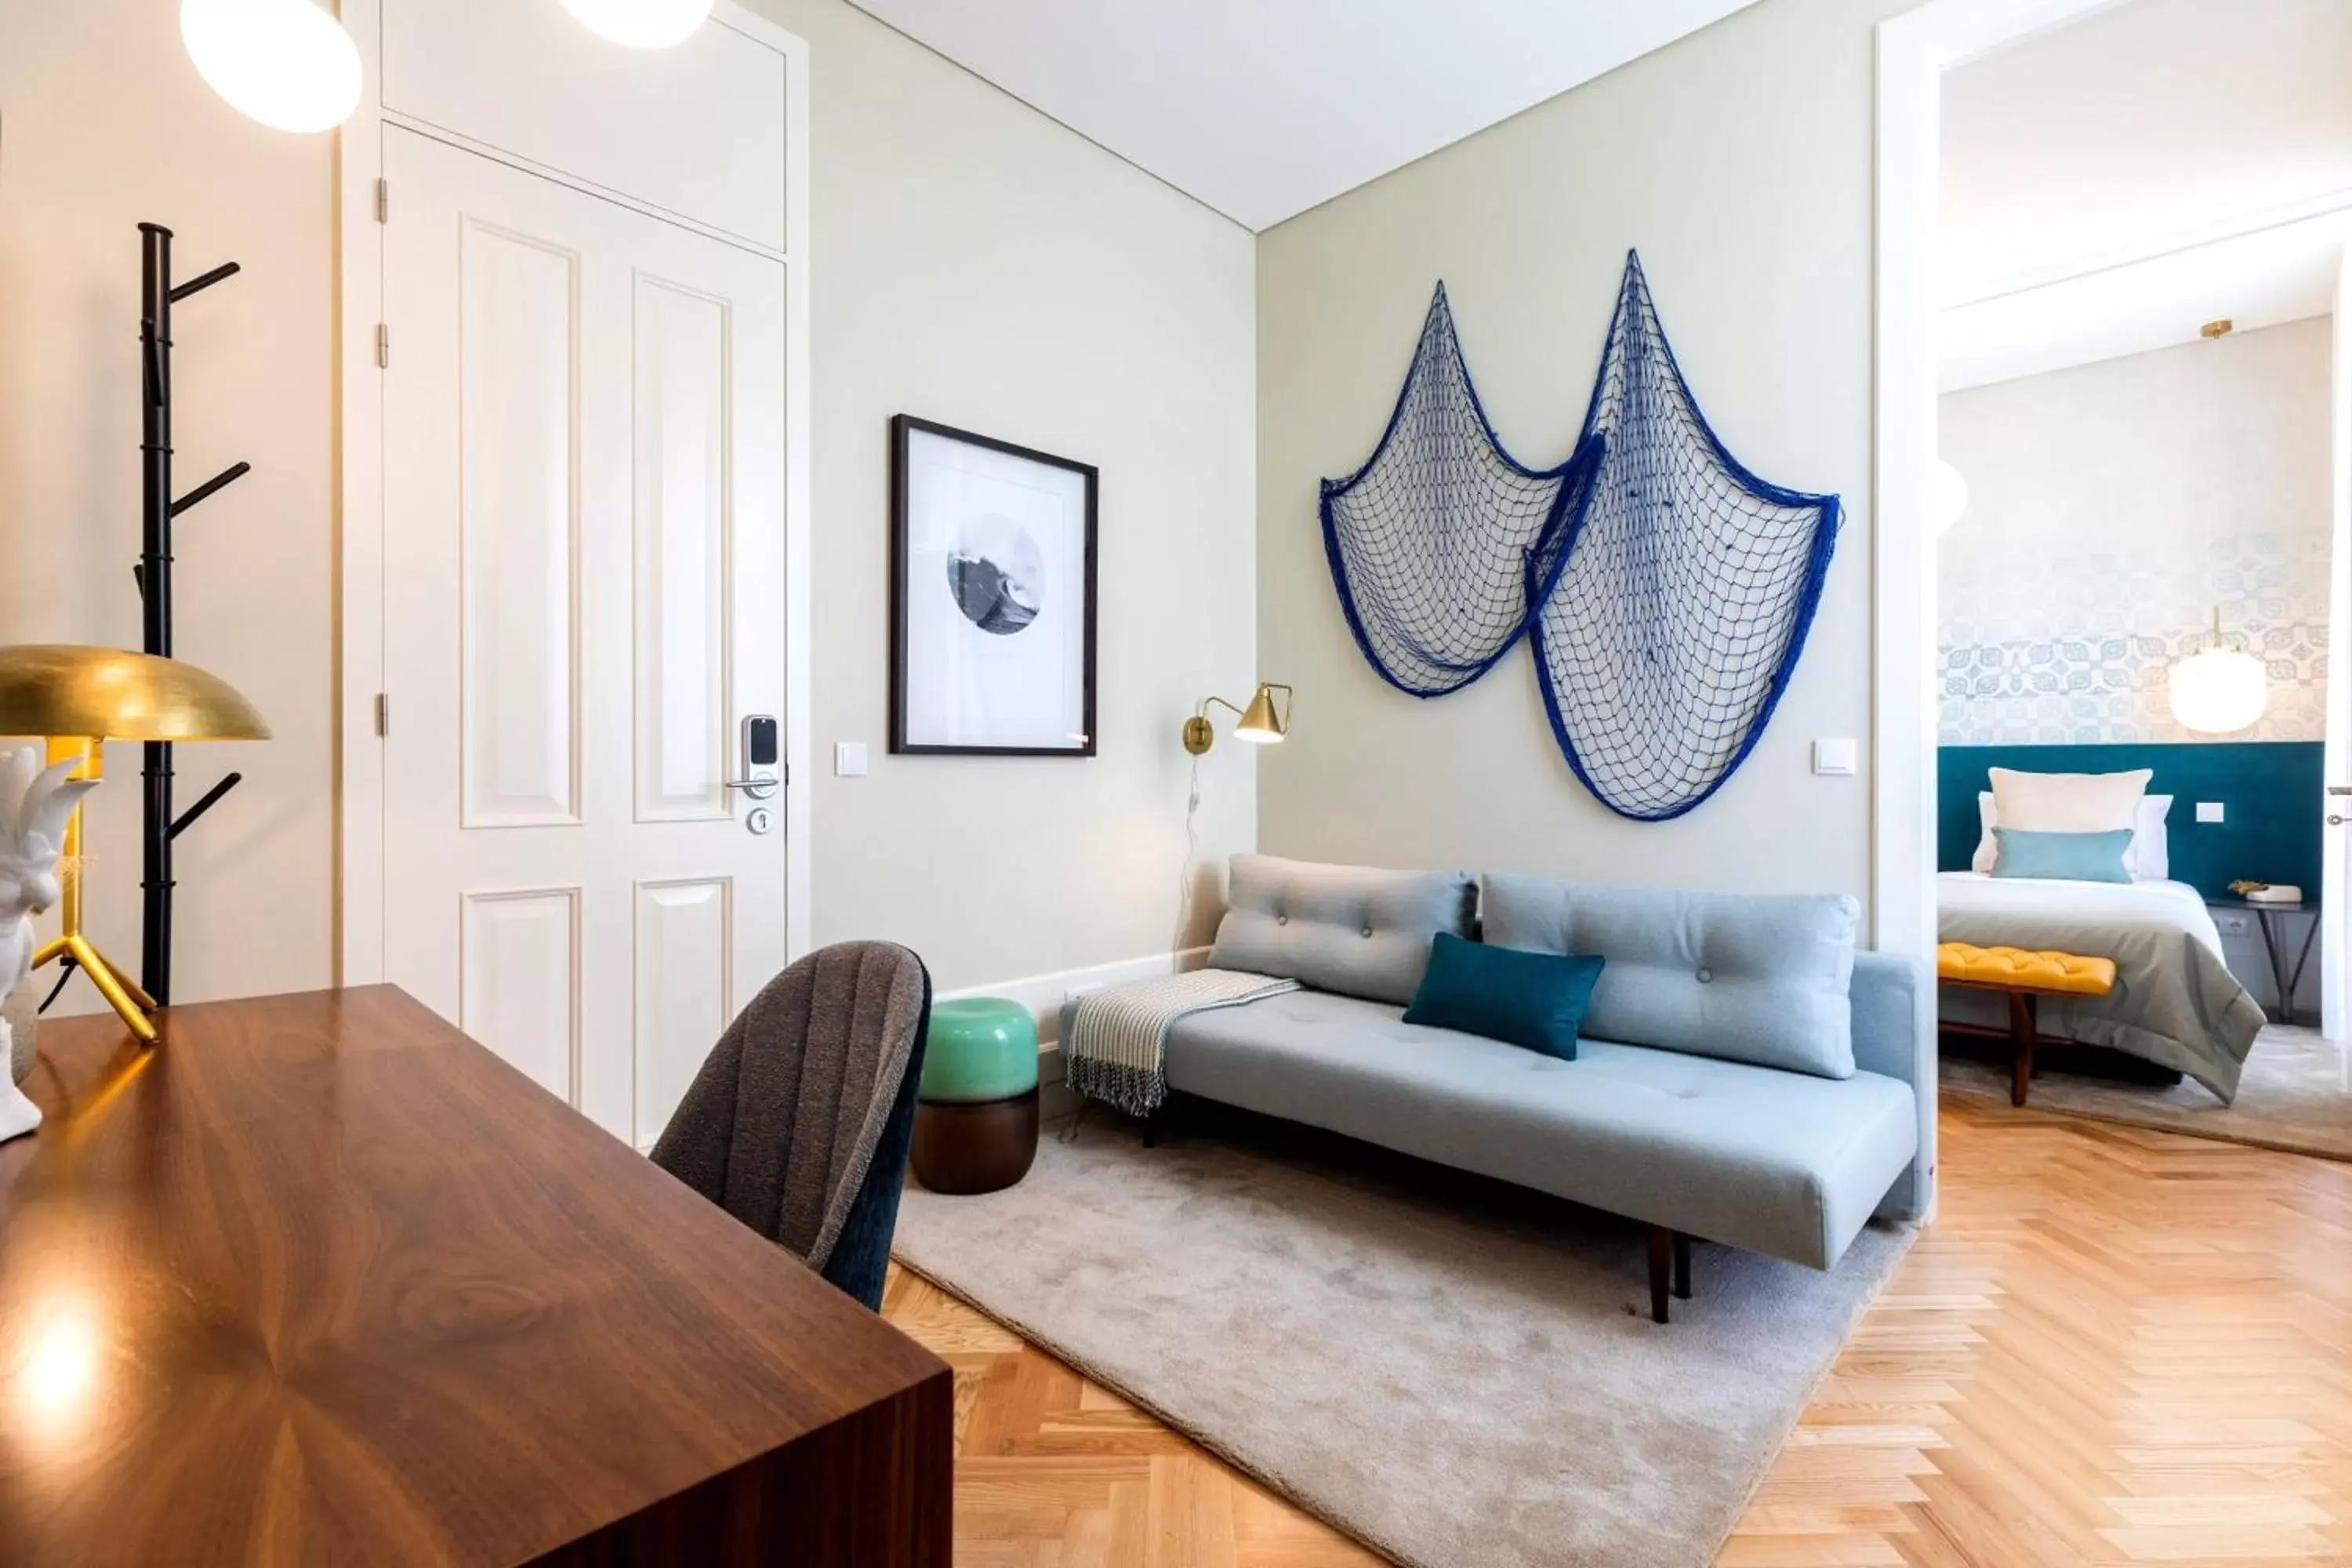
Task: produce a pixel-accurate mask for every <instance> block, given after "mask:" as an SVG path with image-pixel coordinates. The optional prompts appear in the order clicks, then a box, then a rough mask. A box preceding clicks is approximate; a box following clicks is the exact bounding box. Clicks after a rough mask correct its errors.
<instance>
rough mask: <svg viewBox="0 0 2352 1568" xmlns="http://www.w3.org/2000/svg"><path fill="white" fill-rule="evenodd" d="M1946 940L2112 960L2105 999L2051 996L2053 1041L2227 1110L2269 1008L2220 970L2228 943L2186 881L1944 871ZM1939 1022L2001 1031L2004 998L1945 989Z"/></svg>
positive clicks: (2048, 1022)
mask: <svg viewBox="0 0 2352 1568" xmlns="http://www.w3.org/2000/svg"><path fill="white" fill-rule="evenodd" d="M1936 904H1937V940H1938V941H1942V942H1973V943H1975V944H1977V945H1978V946H1979V947H2022V948H2031V949H2036V950H2042V951H2054V952H2075V953H2082V954H2084V955H2086V956H2098V957H2105V958H2112V959H2114V960H2115V963H2116V988H2115V990H2114V991H2113V992H2112V993H2110V994H2107V995H2105V996H2098V997H2091V996H2082V997H2063V998H2062V997H2051V998H2045V999H2044V1000H2043V1002H2042V1030H2043V1032H2044V1033H2046V1034H2050V1035H2055V1036H2060V1037H2064V1038H2066V1039H2070V1040H2075V1041H2079V1042H2080V1043H2082V1044H2084V1045H2089V1046H2101V1047H2106V1048H2107V1049H2110V1050H2116V1051H2121V1052H2123V1053H2125V1054H2126V1055H2128V1056H2134V1057H2138V1058H2142V1059H2143V1060H2146V1061H2151V1062H2154V1063H2156V1064H2158V1066H2160V1067H2165V1068H2170V1069H2172V1070H2173V1071H2175V1072H2180V1073H2186V1074H2187V1075H2188V1076H2189V1077H2190V1078H2193V1079H2196V1080H2197V1081H2198V1082H2199V1083H2200V1084H2203V1085H2204V1086H2205V1087H2206V1088H2207V1089H2210V1090H2211V1091H2212V1092H2213V1093H2214V1095H2215V1096H2217V1097H2218V1098H2219V1099H2220V1100H2221V1102H2222V1103H2223V1104H2225V1105H2226V1104H2228V1103H2230V1101H2231V1100H2234V1099H2236V1098H2237V1093H2238V1076H2239V1074H2240V1073H2241V1072H2242V1070H2243V1068H2244V1067H2245V1061H2246V1055H2247V1053H2248V1052H2249V1051H2251V1050H2252V1049H2253V1045H2254V1037H2255V1035H2257V1034H2258V1033H2259V1032H2260V1031H2261V1029H2262V1026H2263V1010H2262V1008H2261V1007H2260V1006H2259V1005H2256V1003H2255V1001H2254V999H2253V998H2252V996H2251V995H2249V994H2247V992H2246V988H2245V987H2244V986H2242V985H2241V984H2238V981H2237V979H2236V977H2235V976H2233V975H2232V974H2231V973H2230V971H2229V967H2228V966H2227V965H2226V964H2224V963H2222V962H2221V932H2220V931H2218V930H2216V929H2215V927H2214V924H2213V916H2212V914H2211V912H2210V910H2207V909H2206V907H2205V900H2204V898H2203V896H2202V895H2201V894H2200V893H2199V892H2198V891H2197V889H2194V888H2192V887H2190V886H2189V884H2187V883H2186V882H2175V881H2168V880H2147V881H2135V882H2076V881H2055V880H2043V879H2038V878H2029V877H1992V876H1988V875H1986V874H1984V873H1982V872H1978V871H1945V872H1941V873H1939V874H1938V875H1937V884H1936ZM1939 1006H1940V1009H1941V1016H1943V1017H1945V1018H1947V1019H1948V1020H1951V1021H1953V1022H1956V1023H1967V1024H1979V1025H1989V1026H1999V1025H2000V1024H2001V1022H2002V1016H2001V1003H2000V998H1999V997H1997V996H1990V995H1986V994H1981V993H1971V992H1968V991H1965V990H1961V989H1958V988H1956V987H1951V986H1946V987H1944V988H1943V989H1942V994H1941V999H1940V1002H1939Z"/></svg>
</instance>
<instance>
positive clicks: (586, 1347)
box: [0, 987, 952, 1568]
mask: <svg viewBox="0 0 2352 1568" xmlns="http://www.w3.org/2000/svg"><path fill="white" fill-rule="evenodd" d="M41 1055H42V1058H43V1059H42V1061H41V1063H40V1065H39V1066H38V1067H37V1068H36V1069H35V1071H34V1073H33V1075H32V1077H31V1079H29V1080H27V1082H26V1085H25V1088H26V1091H27V1092H28V1093H29V1094H31V1096H32V1097H33V1099H34V1100H36V1101H37V1102H38V1103H39V1104H40V1106H41V1107H42V1109H43V1110H44V1111H45V1112H47V1118H48V1120H47V1121H46V1122H45V1123H44V1125H43V1126H42V1128H41V1129H40V1131H39V1132H38V1133H37V1134H36V1135H35V1136H33V1137H31V1138H27V1139H22V1140H19V1141H17V1142H14V1143H10V1144H6V1145H0V1559H5V1561H6V1562H7V1563H33V1564H43V1565H46V1564H50V1563H58V1564H63V1563H75V1564H81V1563H174V1564H199V1563H239V1564H245V1563H268V1564H277V1563H335V1564H338V1565H367V1564H375V1563H387V1564H393V1563H396V1564H402V1565H404V1568H414V1565H418V1564H437V1563H449V1564H511V1563H530V1562H538V1561H546V1562H554V1563H634V1562H691V1563H729V1562H737V1561H743V1562H751V1561H759V1562H791V1563H860V1564H864V1563H890V1564H898V1563H904V1564H908V1565H909V1568H932V1565H934V1564H939V1565H943V1564H945V1563H947V1562H948V1555H949V1544H948V1530H949V1517H948V1515H949V1495H950V1470H949V1461H950V1441H951V1436H950V1434H951V1422H952V1415H951V1405H950V1399H951V1389H950V1374H949V1373H948V1370H947V1368H946V1367H945V1366H944V1365H943V1364H942V1363H940V1361H938V1360H937V1359H936V1358H934V1357H933V1356H932V1355H930V1354H929V1352H925V1351H923V1350H922V1349H920V1348H919V1347H918V1346H917V1345H916V1344H915V1343H914V1342H911V1341H910V1340H908V1339H907V1338H906V1337H904V1336H903V1335H901V1334H899V1333H898V1331H895V1330H893V1329H891V1328H889V1327H888V1326H887V1325H885V1324H884V1323H882V1322H881V1321H878V1320H877V1319H876V1318H875V1317H873V1316H872V1315H871V1314H869V1313H867V1312H866V1311H865V1310H862V1309H861V1308H859V1307H858V1306H857V1305H856V1303H855V1302H853V1301H851V1300H848V1299H847V1298H846V1297H845V1296H843V1295H841V1294H840V1293H839V1292H837V1291H835V1289H832V1288H831V1287H830V1286H828V1285H826V1284H825V1283H824V1281H823V1280H821V1279H818V1278H817V1276H816V1275H814V1273H812V1272H811V1271H810V1270H809V1269H807V1268H805V1267H803V1265H802V1264H801V1263H800V1262H799V1261H798V1260H797V1259H794V1258H792V1257H790V1256H789V1255H787V1254H785V1253H783V1252H782V1251H780V1250H778V1249H777V1248H776V1247H772V1246H771V1245H770V1244H768V1243H767V1242H765V1241H763V1240H762V1239H761V1238H760V1237H758V1236H756V1235H755V1234H753V1233H752V1232H751V1231H750V1230H749V1229H747V1228H745V1227H743V1226H740V1225H738V1224H737V1223H736V1222H735V1221H734V1220H732V1219H730V1217H729V1216H728V1215H725V1214H723V1213H722V1212H720V1211H719V1210H718V1209H717V1208H715V1207H713V1206H711V1205H709V1204H707V1203H705V1202H704V1201H703V1200H701V1199H700V1198H699V1197H698V1196H696V1195H695V1194H693V1193H691V1192H689V1191H688V1189H686V1188H685V1187H683V1186H681V1185H679V1184H677V1183H676V1182H674V1181H672V1180H671V1179H670V1178H669V1177H668V1176H667V1175H666V1174H664V1173H662V1172H660V1171H658V1170H656V1168H654V1167H653V1166H652V1165H651V1164H649V1163H646V1161H645V1160H643V1159H642V1158H640V1157H639V1156H638V1155H637V1154H635V1152H631V1151H630V1150H629V1149H627V1148H625V1147H624V1146H623V1145H622V1144H621V1143H619V1142H616V1141H614V1139H612V1138H611V1137H609V1136H608V1135H606V1134H605V1133H604V1132H602V1131H598V1130H597V1129H596V1128H595V1127H593V1125H591V1124H590V1123H589V1122H588V1121H585V1120H584V1119H583V1118H582V1117H580V1116H579V1115H577V1114H576V1113H574V1112H573V1111H572V1110H569V1109H568V1108H566V1107H565V1106H563V1105H562V1103H560V1102H559V1101H557V1100H555V1099H554V1098H552V1097H551V1096H550V1095H548V1094H546V1093H544V1092H542V1091H541V1089H538V1088H537V1087H535V1086H534V1085H532V1084H531V1083H530V1082H529V1081H528V1080H527V1079H524V1078H523V1077H522V1076H521V1075H520V1074H519V1073H517V1072H516V1071H514V1070H513V1069H512V1068H509V1067H508V1066H507V1065H506V1064H505V1063H503V1062H501V1061H500V1060H499V1059H498V1058H496V1057H494V1056H492V1055H491V1054H490V1053H489V1052H488V1051H487V1050H485V1049H484V1048H482V1047H480V1046H478V1045H476V1044H475V1043H474V1042H472V1041H471V1040H468V1039H467V1038H466V1037H464V1036H463V1035H460V1034H458V1033H457V1031H456V1030H454V1029H452V1028H450V1027H449V1026H447V1025H446V1024H444V1023H443V1022H441V1021H440V1020H439V1019H438V1018H436V1016H433V1015H432V1014H431V1013H429V1012H427V1011H426V1010H425V1008H424V1007H423V1006H421V1005H418V1004H416V1003H415V1002H414V1001H412V1000H410V999H409V998H408V997H407V996H405V995H404V994H401V993H400V992H398V991H395V990H393V989H391V988H389V987H373V988H369V989H363V990H352V991H346V992H322V993H312V994H302V995H294V996H279V997H271V998H267V999H261V1000H254V1001H243V1002H232V1003H217V1004H211V1005H202V1006H191V1007H181V1008H175V1009H173V1010H171V1011H170V1012H169V1013H167V1014H166V1015H165V1016H164V1019H163V1039H162V1043H161V1044H160V1045H159V1046H158V1047H155V1048H154V1049H152V1050H142V1049H139V1048H137V1047H135V1046H133V1045H131V1043H130V1042H129V1039H128V1037H127V1036H126V1035H125V1034H124V1032H123V1030H122V1028H121V1025H120V1024H119V1023H118V1022H117V1021H115V1020H114V1019H113V1018H111V1017H105V1018H95V1017H94V1018H77V1019H72V1020H66V1021H59V1022H53V1023H50V1024H47V1025H46V1026H44V1027H43V1030H42V1033H41Z"/></svg>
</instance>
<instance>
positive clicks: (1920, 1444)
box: [885, 1101, 2352, 1568]
mask: <svg viewBox="0 0 2352 1568" xmlns="http://www.w3.org/2000/svg"><path fill="white" fill-rule="evenodd" d="M1942 1160H1943V1167H1944V1195H1943V1211H1942V1215H1941V1218H1940V1220H1939V1222H1938V1223H1937V1225H1936V1226H1934V1227H1933V1228H1932V1229H1930V1230H1929V1231H1928V1232H1927V1234H1926V1235H1925V1236H1923V1237H1921V1238H1920V1241H1919V1244H1918V1246H1917V1247H1915V1248H1914V1249H1913V1251H1912V1253H1911V1255H1910V1256H1909V1257H1908V1258H1906V1260H1905V1261H1904V1263H1903V1266H1902V1268H1900V1269H1899V1270H1898V1272H1897V1273H1896V1275H1895V1279H1894V1280H1893V1281H1892V1283H1891V1284H1890V1285H1889V1286H1888V1288H1887V1290H1886V1292H1885V1295H1884V1296H1883V1297H1881V1298H1880V1300H1878V1302H1877V1303H1876V1305H1875V1306H1874V1307H1873V1308H1872V1310H1871V1311H1870V1313H1869V1315H1868V1317H1867V1318H1866V1319H1865V1320H1864V1322H1863V1324H1862V1327H1861V1328H1860V1329H1859V1330H1858V1331H1856V1333H1855V1335H1854V1338H1853V1342H1851V1343H1849V1344H1848V1345H1847V1346H1846V1348H1845V1351H1844V1352H1843V1354H1842V1355H1841V1356H1840V1357H1839V1359H1838V1362H1837V1363H1836V1365H1835V1366H1834V1367H1833V1368H1832V1372H1831V1373H1830V1376H1829V1378H1828V1380H1827V1381H1826V1382H1825V1383H1824V1384H1822V1387H1821V1389H1820V1390H1819V1391H1818V1392H1817V1394H1816V1395H1815V1397H1814V1399H1813V1402H1812V1404H1811V1406H1810V1407H1809V1408H1808V1409H1807V1410H1806V1412H1805V1414H1804V1416H1803V1419H1802V1421H1801V1424H1800V1425H1799V1426H1798V1428H1797V1431H1796V1433H1795V1435H1794V1436H1792V1437H1791V1438H1790V1443H1789V1446H1788V1447H1787V1448H1786V1449H1785V1450H1784V1451H1783V1452H1782V1453H1781V1455H1780V1459H1779V1461H1778V1463H1777V1464H1776V1465H1775V1466H1774V1468H1773V1469H1772V1471H1771V1474H1770V1475H1769V1477H1768V1478H1767V1479H1766V1480H1765V1482H1764V1485H1763V1487H1762V1489H1760V1490H1759V1492H1758V1493H1757V1495H1756V1499H1755V1501H1754V1502H1753V1504H1752V1505H1751V1506H1750V1507H1749V1509H1748V1516H1747V1518H1746V1519H1745V1520H1744V1521H1742V1523H1741V1525H1740V1527H1739V1530H1738V1532H1737V1533H1736V1534H1735V1535H1734V1536H1733V1537H1732V1539H1731V1540H1730V1542H1728V1543H1727V1545H1726V1546H1725V1548H1724V1551H1723V1555H1722V1557H1721V1559H1720V1563H1721V1564H1722V1565H1723V1568H1809V1565H1814V1564H1831V1565H1838V1568H1860V1565H1867V1564H1886V1565H1889V1568H1895V1565H1902V1564H1912V1565H1916V1568H2009V1565H2011V1564H2020V1565H2021V1564H2047V1565H2049V1568H2087V1565H2091V1564H2102V1565H2120V1564H2126V1563H2173V1564H2184V1565H2193V1568H2251V1565H2252V1564H2256V1563H2264V1564H2276V1563H2305V1564H2310V1563H2337V1564H2352V1164H2338V1163H2329V1162H2326V1161H2320V1160H2312V1159H2306V1158H2303V1157H2301V1156H2297V1155H2292V1154H2275V1153H2269V1152H2263V1151H2260V1150H2254V1149H2247V1148H2242V1147H2239V1146H2237V1145H2234V1144H2227V1143H2212V1142H2201V1141H2200V1140H2196V1139H2191V1138H2183V1137H2178V1136H2174V1135H2171V1134H2167V1133H2160V1132H2148V1131H2141V1130H2138V1129H2136V1128H2128V1127H2118V1126H2110V1125H2105V1124H2102V1123H2098V1122H2091V1121H2072V1120H2068V1119H2065V1118H2062V1117H2056V1116H2044V1115H2039V1114H2035V1113H2032V1112H2025V1113H2016V1112H2010V1111H2007V1110H1979V1109H1977V1108H1976V1107H1974V1106H1972V1105H1970V1104H1969V1103H1968V1102H1953V1101H1948V1102H1947V1103H1946V1105H1945V1108H1944V1145H1943V1155H1942ZM1704 1287H1705V1282H1704V1280H1702V1281H1701V1288H1702V1289H1704ZM885 1310H886V1311H887V1313H888V1315H889V1317H890V1319H891V1321H894V1322H896V1323H898V1325H899V1326H900V1327H902V1328H904V1329H905V1330H907V1331H908V1332H909V1333H911V1334H913V1335H914V1336H915V1337H916V1338H917V1339H919V1340H921V1341H922V1342H924V1343H926V1344H928V1345H929V1346H931V1347H932V1349H934V1350H935V1351H937V1352H939V1353H940V1355H941V1356H943V1357H945V1358H946V1359H947V1360H948V1361H949V1362H950V1363H951V1364H952V1365H953V1366H954V1367H955V1369H956V1416H957V1430H958V1440H959V1453H958V1456H957V1469H956V1533H957V1562H958V1563H959V1564H961V1568H1016V1565H1017V1568H1094V1565H1097V1564H1102V1565H1108V1568H1128V1565H1129V1564H1149V1565H1151V1568H1226V1565H1228V1564H1231V1565H1234V1568H1339V1565H1341V1564H1351V1565H1352V1564H1360V1563H1374V1562H1377V1559H1375V1558H1373V1557H1371V1556H1370V1555H1369V1554H1368V1553H1366V1552H1363V1551H1361V1550H1360V1549H1359V1548H1357V1547H1355V1546H1352V1545H1351V1544H1349V1542H1347V1541H1346V1540H1344V1539H1343V1538H1341V1537H1339V1536H1338V1535H1336V1534H1334V1533H1333V1532H1332V1531H1329V1530H1328V1529H1326V1528H1325V1527H1324V1526H1322V1525H1320V1524H1318V1523H1317V1522H1316V1521H1313V1520H1311V1519H1308V1518H1307V1517H1305V1516H1304V1515H1302V1514H1300V1513H1298V1512H1297V1510H1293V1509H1291V1508H1290V1507H1288V1506H1287V1505H1286V1504H1285V1503H1283V1502H1282V1501H1281V1500H1278V1499H1276V1498H1275V1497H1273V1496H1272V1495H1271V1494H1269V1493H1268V1492H1266V1491H1265V1489H1262V1488H1260V1487H1258V1486H1256V1485H1255V1484H1254V1483H1252V1482H1251V1481H1249V1480H1247V1479H1244V1478H1243V1477H1241V1476H1238V1475H1236V1474H1234V1472H1233V1471H1232V1470H1230V1469H1228V1468H1225V1467H1224V1466H1223V1465H1222V1464H1220V1463H1219V1462H1218V1461H1216V1460H1215V1459H1213V1458H1210V1457H1209V1456H1208V1455H1206V1454H1205V1453H1203V1452H1202V1451H1201V1450H1200V1449H1199V1448H1197V1447H1194V1446H1193V1445H1192V1443H1190V1442H1188V1441H1186V1440H1185V1439H1184V1438H1182V1437H1181V1436H1177V1435H1176V1434H1174V1433H1172V1432H1170V1431H1169V1430H1168V1429H1167V1428H1165V1427H1163V1426H1160V1424H1159V1423H1158V1422H1156V1421H1154V1420H1152V1419H1151V1418H1150V1416H1148V1415H1143V1414H1142V1413H1140V1412H1139V1411H1137V1410H1136V1409H1134V1408H1133V1407H1132V1406H1131V1405H1128V1404H1126V1403H1125V1402H1124V1401H1122V1400H1120V1399H1119V1398H1118V1397H1117V1396H1116V1395H1114V1394H1109V1393H1108V1392H1106V1391H1104V1390H1102V1389H1100V1388H1097V1387H1095V1386H1094V1385H1092V1384H1088V1383H1087V1381H1086V1380H1085V1379H1083V1378H1081V1377H1079V1376H1078V1375H1077V1374H1076V1373H1073V1372H1071V1371H1069V1370H1068V1369H1067V1368H1066V1367H1063V1366H1061V1365H1060V1364H1059V1363H1055V1361H1054V1360H1053V1359H1052V1358H1051V1357H1048V1356H1046V1355H1045V1354H1043V1353H1041V1352H1037V1351H1035V1350H1034V1349H1031V1348H1029V1347H1027V1346H1025V1345H1024V1344H1023V1343H1022V1342H1021V1341H1020V1340H1019V1339H1018V1338H1016V1337H1015V1336H1013V1334H1011V1333H1008V1332H1007V1331H1004V1330H1003V1329H1001V1328H999V1327H997V1326H996V1325H995V1324H993V1323H992V1322H990V1321H988V1320H987V1319H985V1318H983V1317H982V1316H980V1315H979V1314H977V1313H975V1312H973V1311H971V1310H970V1309H968V1308H966V1307H964V1306H962V1305H961V1304H960V1303H958V1302H956V1301H954V1300H950V1298H948V1297H946V1296H943V1295H941V1294H940V1292H938V1291H936V1290H934V1289H931V1288H930V1287H929V1285H927V1284H925V1283H924V1282H923V1281H921V1280H919V1279H915V1278H913V1277H912V1276H910V1275H907V1274H904V1273H894V1274H893V1277H892V1279H891V1284H890V1295H889V1300H887V1303H886V1306H885ZM1669 1331H1670V1330H1669ZM1465 1568H1475V1565H1465Z"/></svg>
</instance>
